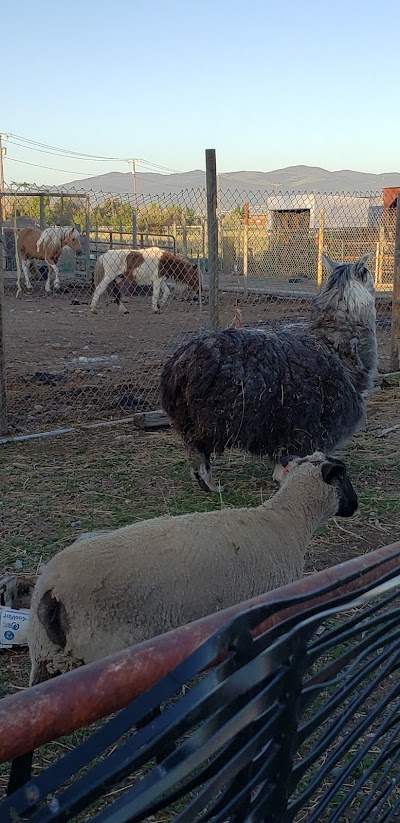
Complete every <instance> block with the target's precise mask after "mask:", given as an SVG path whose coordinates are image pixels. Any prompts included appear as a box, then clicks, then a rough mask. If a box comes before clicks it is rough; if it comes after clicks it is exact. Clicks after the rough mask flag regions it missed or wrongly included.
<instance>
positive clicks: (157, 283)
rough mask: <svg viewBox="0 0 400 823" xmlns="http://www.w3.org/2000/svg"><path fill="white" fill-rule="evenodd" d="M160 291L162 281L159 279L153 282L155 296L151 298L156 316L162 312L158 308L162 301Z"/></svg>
mask: <svg viewBox="0 0 400 823" xmlns="http://www.w3.org/2000/svg"><path fill="white" fill-rule="evenodd" d="M160 290H161V280H160V278H159V277H157V278H155V279H154V280H153V295H152V298H151V308H152V309H153V312H154V314H158V312H159V311H160V309H159V307H158V301H159V299H160Z"/></svg>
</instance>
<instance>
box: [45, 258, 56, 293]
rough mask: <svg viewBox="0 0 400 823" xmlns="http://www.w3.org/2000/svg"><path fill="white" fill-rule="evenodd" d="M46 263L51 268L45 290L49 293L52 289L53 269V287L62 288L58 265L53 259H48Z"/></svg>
mask: <svg viewBox="0 0 400 823" xmlns="http://www.w3.org/2000/svg"><path fill="white" fill-rule="evenodd" d="M46 263H47V268H48V270H49V273H48V275H47V280H46V285H45V291H46V292H47V293H49V291H50V290H51V286H50V279H51V272H52V271H53V272H54V287H53V288H55V289H59V288H60V278H59V276H58V267H57V265H56V264H55V263H54V262H53V261H50V260H46Z"/></svg>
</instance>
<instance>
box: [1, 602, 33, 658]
mask: <svg viewBox="0 0 400 823" xmlns="http://www.w3.org/2000/svg"><path fill="white" fill-rule="evenodd" d="M28 621H29V609H19V610H17V609H4V608H0V649H11V648H12V647H13V646H26V645H27V629H28Z"/></svg>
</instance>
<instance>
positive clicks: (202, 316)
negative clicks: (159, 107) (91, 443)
mask: <svg viewBox="0 0 400 823" xmlns="http://www.w3.org/2000/svg"><path fill="white" fill-rule="evenodd" d="M206 202H207V201H206V192H205V190H201V189H196V190H186V191H182V192H180V193H178V194H177V195H176V196H172V195H168V196H164V197H162V196H160V197H157V198H156V197H151V198H150V197H138V198H137V200H136V202H135V204H133V201H132V197H129V196H128V195H126V196H121V195H118V196H116V195H110V194H104V193H99V192H89V193H82V192H72V191H59V190H57V191H56V192H49V191H40V190H33V189H30V190H27V191H13V192H7V193H5V194H4V195H2V197H1V218H2V220H1V226H0V228H1V234H0V236H1V246H0V251H1V257H0V262H1V264H2V269H3V273H4V278H3V279H4V300H3V302H4V305H3V321H4V341H5V346H4V358H3V359H4V363H5V373H6V378H7V421H8V423H7V425H8V430H9V431H10V432H11V433H29V432H38V431H45V430H47V429H50V428H56V427H60V426H65V425H71V424H75V423H87V422H92V421H94V420H99V419H112V418H119V417H125V416H127V415H130V414H132V413H133V412H135V411H140V410H151V409H155V408H159V394H158V385H159V376H160V370H161V367H162V363H163V362H164V360H165V358H166V357H167V356H168V355H169V354H170V353H171V352H172V351H173V350H174V348H175V347H176V346H177V345H179V344H180V343H181V342H182V341H183V340H185V339H187V338H189V336H190V335H193V334H196V333H197V332H198V331H199V330H201V329H205V328H209V327H210V325H215V323H216V322H217V318H218V322H219V325H220V326H221V327H222V328H225V327H227V326H230V325H239V326H240V325H245V326H255V327H260V328H265V329H270V330H275V329H278V328H283V327H285V328H293V329H295V328H297V327H300V326H301V325H303V324H306V323H307V318H308V314H309V306H310V300H311V298H312V295H313V294H315V293H316V292H317V290H318V288H320V286H321V285H322V283H323V281H324V278H325V271H324V268H323V265H322V257H321V255H322V253H324V254H327V255H328V256H329V257H332V258H333V259H335V260H340V261H346V262H350V261H352V260H355V259H357V258H358V257H360V256H361V255H362V254H365V253H366V252H370V253H371V261H370V268H371V270H372V272H373V274H374V278H375V286H376V290H377V318H378V338H379V353H380V367H381V369H383V370H386V369H387V368H388V367H389V362H390V326H391V311H392V289H393V265H394V235H395V208H388V209H384V208H383V205H382V196H381V195H376V194H371V195H365V194H362V195H356V194H349V195H346V194H340V195H337V194H333V195H328V194H317V193H314V194H298V193H292V194H291V193H273V194H266V193H265V192H259V193H257V194H254V193H252V194H250V193H249V194H246V193H243V192H239V191H227V192H224V193H223V194H221V195H220V196H219V197H218V200H217V209H216V211H217V222H218V250H217V251H218V253H217V255H216V254H215V251H216V250H215V249H214V250H210V252H211V254H209V249H208V228H209V226H208V225H207V208H206ZM134 205H135V208H134ZM51 227H62V228H63V230H65V231H64V235H63V237H62V248H61V251H60V253H59V254H58V252H57V253H56V254H55V256H54V258H53V263H54V264H55V265H56V266H57V270H58V277H59V288H58V289H55V288H54V284H55V285H57V282H56V276H55V269H54V266H53V267H51V266H50V269H51V273H50V282H49V285H50V291H46V288H47V281H48V271H49V267H48V264H47V262H46V260H45V259H40V257H42V258H43V257H46V254H41V255H39V253H38V248H37V245H36V241H37V238H38V237H40V235H41V232H43V231H44V230H45V229H46V228H51ZM29 229H30V230H31V233H32V232H33V235H32V236H33V239H34V248H33V250H32V248H31V249H30V255H28V257H26V258H25V261H24V260H23V255H24V253H25V252H24V249H22V251H21V249H20V251H19V252H18V251H17V247H18V245H20V246H21V235H22V233H23V231H25V233H26V230H29ZM67 229H69V230H71V229H75V230H76V234H77V236H78V237H79V244H78V245H79V246H80V248H76V247H74V246H73V243H72V242H70V241H69V240H68V237H69V236H72V234H70V235H68V231H67ZM56 235H57V237H59V235H60V232H59V230H58V229H57V230H56ZM35 238H36V239H35ZM151 247H157V248H158V249H160V250H161V252H159V253H158V255H159V256H158V258H157V259H158V261H160V255H163V261H164V262H163V264H162V265H163V266H164V268H162V269H159V271H160V272H161V275H162V277H161V279H162V280H165V282H166V283H167V284H168V289H169V294H168V292H163V291H162V289H161V292H160V296H159V303H160V302H161V303H163V301H164V297H165V302H164V304H163V305H162V306H161V309H160V311H159V312H158V313H154V312H153V311H152V292H153V288H154V260H153V262H152V260H151V259H150V258H151V255H150V257H149V253H145V251H143V250H146V249H149V248H151ZM40 248H41V250H42V251H43V248H44V247H43V244H42V245H41V246H40ZM110 250H114V252H117V251H118V250H119V251H120V252H122V254H121V255H117V254H115V255H114V257H115V260H117V261H118V262H115V266H117V268H116V269H115V270H114V273H115V274H116V273H117V272H118V273H121V275H122V274H124V273H125V275H126V276H124V277H123V278H122V279H121V281H118V282H120V288H121V299H122V303H121V305H120V306H118V305H117V304H116V303H115V302H114V301H115V299H117V300H119V295H118V288H119V287H118V288H116V287H115V283H114V285H113V283H110V285H109V287H108V289H107V290H106V291H105V294H104V295H103V296H101V297H100V299H99V302H98V304H97V307H96V308H97V313H96V314H92V313H91V311H90V304H91V300H92V296H93V288H94V269H95V265H96V261H97V260H98V259H99V257H100V256H101V255H103V254H104V253H106V252H109V251H110ZM142 251H143V254H142ZM132 252H134V254H133V255H132ZM35 255H36V257H35ZM129 255H130V257H129ZM172 256H173V257H172ZM176 256H179V257H180V258H182V259H184V260H187V261H189V262H190V263H191V264H192V267H193V268H192V269H191V271H192V272H193V271H195V272H196V276H197V280H196V282H195V288H193V282H190V277H189V278H188V277H187V276H186V275H184V276H183V277H182V276H181V275H179V276H178V277H177V274H176V269H174V264H173V260H174V259H175V258H176ZM47 257H48V255H47ZM211 257H212V260H213V263H212V266H210V259H211ZM121 260H122V261H123V265H122V264H121ZM128 260H129V261H130V262H129V265H131V270H130V272H128V268H129V266H128V263H127V264H126V265H125V262H124V261H128ZM141 261H142V262H141ZM166 262H167V263H168V265H169V267H170V268H168V267H167V268H165V265H166ZM139 263H140V265H139ZM28 265H29V281H30V285H31V288H30V289H28V288H27V285H26V281H25V271H26V267H27V266H28ZM121 265H122V269H121ZM160 265H161V264H160ZM214 266H215V267H216V268H217V273H216V279H217V302H218V307H217V313H215V311H211V306H209V269H211V268H212V267H214ZM187 271H189V269H188V270H187ZM156 279H157V278H156ZM19 289H20V292H21V293H20V296H19V297H17V296H16V295H17V292H18V290H19ZM126 310H128V311H129V314H128V315H126V316H125V314H123V313H122V312H123V311H126ZM0 370H1V364H0ZM3 372H4V366H3ZM2 411H3V420H4V419H5V407H3V410H2ZM3 428H4V427H3Z"/></svg>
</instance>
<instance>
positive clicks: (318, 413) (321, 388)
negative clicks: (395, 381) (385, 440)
mask: <svg viewBox="0 0 400 823" xmlns="http://www.w3.org/2000/svg"><path fill="white" fill-rule="evenodd" d="M362 260H363V258H362ZM334 265H335V264H332V266H334ZM376 352H377V347H376V332H375V304H374V298H373V296H372V294H371V291H370V274H369V272H368V270H367V269H366V268H365V265H364V263H361V261H360V265H359V266H358V265H355V266H353V267H352V266H341V267H336V268H335V269H334V271H333V272H332V274H331V277H330V279H329V281H328V284H327V286H326V288H325V290H324V292H322V293H321V294H320V295H318V296H317V298H316V299H315V301H314V305H313V308H312V312H311V323H310V328H309V330H306V331H302V332H299V333H292V332H289V331H282V332H278V333H277V334H268V333H265V332H262V331H259V330H252V329H227V330H225V331H222V332H209V333H205V334H202V335H198V336H197V337H195V338H194V339H192V340H191V341H189V343H184V344H183V345H182V346H180V347H179V348H178V349H177V351H176V352H175V353H174V354H173V355H172V357H171V358H170V359H169V360H168V361H167V363H166V365H165V367H164V370H163V373H162V377H161V395H162V404H163V407H164V409H165V411H166V412H167V414H168V415H169V417H170V418H171V420H172V421H173V423H174V425H175V426H176V428H177V429H178V431H179V432H180V434H181V435H182V437H183V439H184V441H185V443H186V444H187V446H189V447H190V448H192V449H197V450H198V451H199V452H201V453H203V454H205V455H206V457H209V456H210V455H211V453H212V452H213V451H214V450H215V451H216V452H219V453H221V452H223V451H224V449H225V448H227V447H230V446H235V445H238V446H240V447H242V448H243V449H245V450H246V451H249V452H252V453H253V454H260V453H261V454H268V455H269V456H270V457H271V458H273V459H275V460H279V458H280V457H281V455H282V454H287V453H295V454H300V455H303V456H304V455H306V454H310V453H311V452H313V451H314V450H315V449H321V450H322V451H324V452H326V453H331V452H332V451H334V450H335V449H337V448H339V447H340V446H341V445H342V444H343V443H344V442H345V441H346V440H347V438H348V437H350V436H351V435H352V434H353V432H354V431H355V430H356V429H357V427H359V426H360V425H361V424H362V422H363V419H364V413H365V407H364V395H365V394H366V393H367V392H368V391H369V390H370V389H371V386H372V382H373V378H374V376H375V372H376V364H377V354H376Z"/></svg>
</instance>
